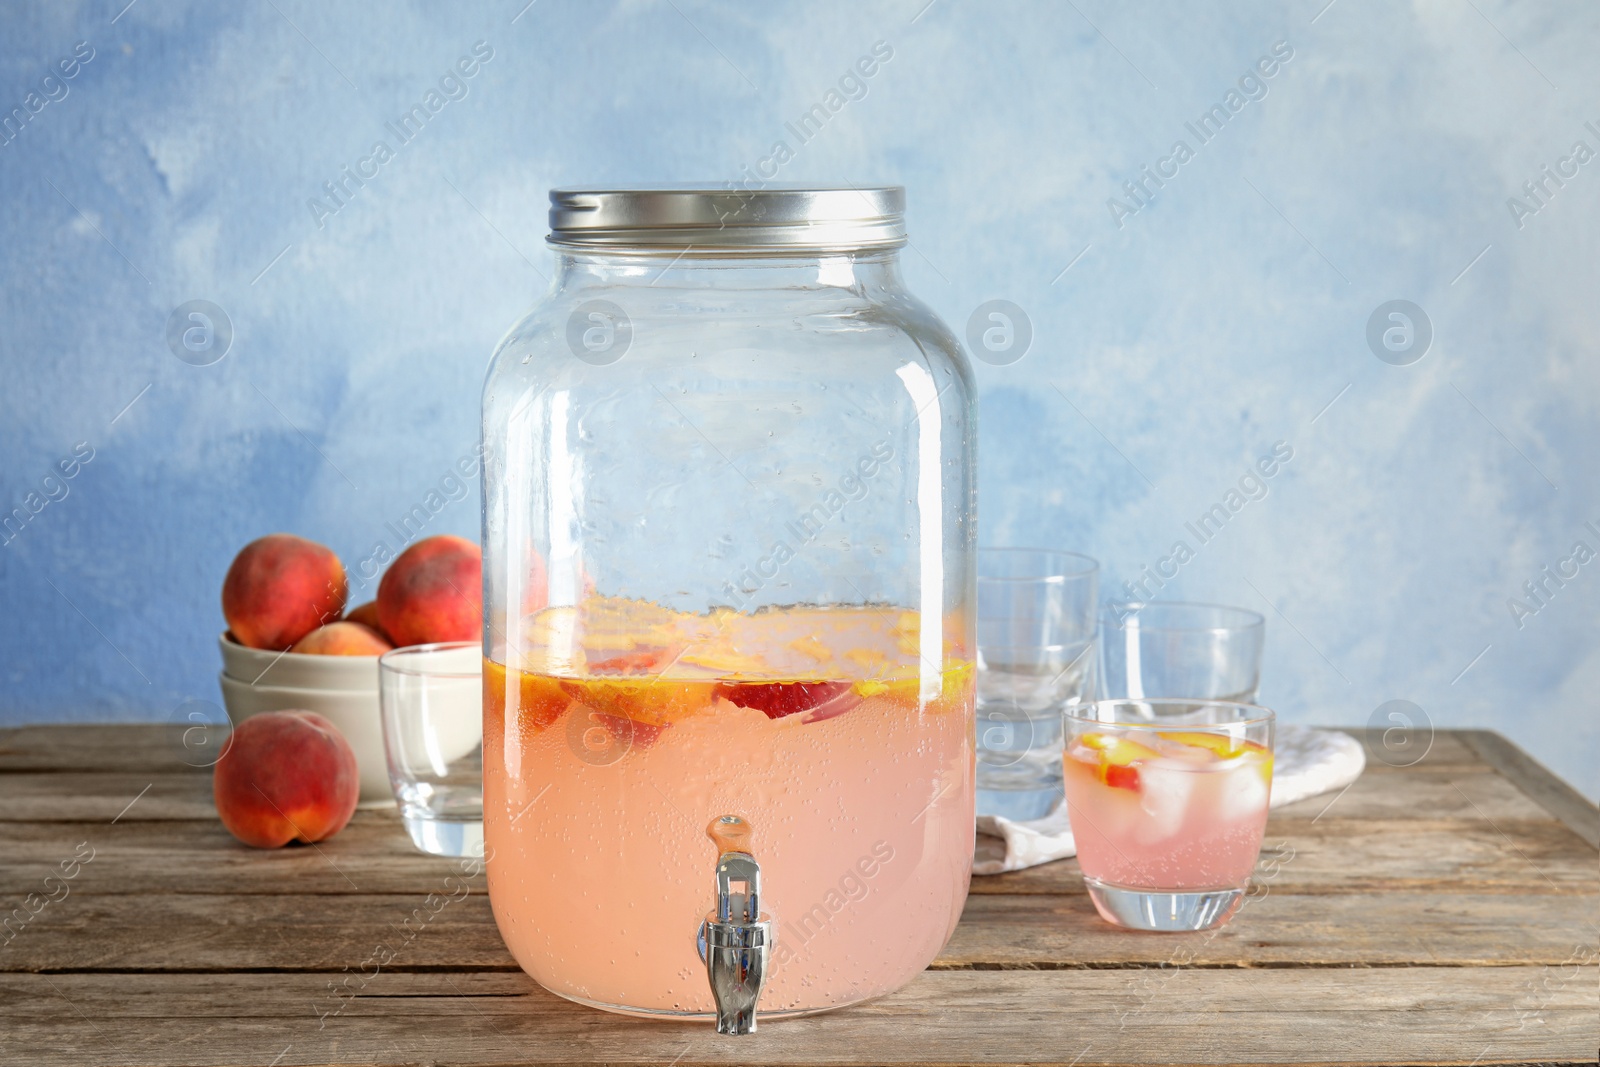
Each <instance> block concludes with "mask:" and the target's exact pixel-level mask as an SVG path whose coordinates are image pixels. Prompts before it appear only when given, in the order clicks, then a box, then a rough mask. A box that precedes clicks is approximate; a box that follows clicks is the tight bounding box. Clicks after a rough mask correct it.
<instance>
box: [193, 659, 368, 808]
mask: <svg viewBox="0 0 1600 1067" xmlns="http://www.w3.org/2000/svg"><path fill="white" fill-rule="evenodd" d="M217 644H218V645H219V646H220V647H221V648H222V673H221V674H220V675H218V681H220V682H221V684H222V703H223V706H224V707H225V708H227V710H228V718H229V719H231V720H232V721H233V723H234V725H236V726H237V725H238V724H239V723H241V722H243V721H244V720H245V719H248V718H249V717H250V716H252V715H259V714H261V713H262V712H263V711H314V712H316V713H317V714H318V715H321V716H322V717H323V718H325V719H327V720H328V721H329V722H331V723H333V725H334V727H335V728H336V729H338V731H339V732H340V733H341V734H343V735H344V739H345V740H346V741H348V742H350V747H351V749H353V750H354V751H355V754H356V765H357V766H358V767H359V768H360V770H361V803H360V806H361V807H363V808H373V807H392V806H393V805H394V794H393V792H392V791H391V790H390V788H389V767H388V762H387V760H386V758H385V756H384V750H383V725H382V720H381V717H380V715H379V711H378V657H377V656H311V655H306V654H305V653H301V652H267V651H263V650H262V649H258V648H246V647H245V646H244V645H241V644H239V643H238V642H237V641H235V640H234V639H233V637H232V635H231V634H229V633H227V632H226V631H224V632H223V633H222V635H221V636H219V637H218V638H217Z"/></svg>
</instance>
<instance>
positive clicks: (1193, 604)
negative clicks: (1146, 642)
mask: <svg viewBox="0 0 1600 1067" xmlns="http://www.w3.org/2000/svg"><path fill="white" fill-rule="evenodd" d="M1118 607H1131V608H1134V609H1136V610H1134V611H1130V612H1127V613H1126V614H1125V615H1123V616H1122V618H1116V619H1115V620H1114V621H1115V623H1116V627H1115V628H1116V629H1118V630H1126V629H1129V627H1127V626H1123V625H1121V623H1122V622H1123V621H1124V620H1125V619H1126V618H1127V616H1128V615H1137V614H1138V613H1139V611H1142V610H1143V609H1145V608H1180V609H1190V608H1203V609H1205V610H1207V611H1222V612H1228V613H1230V614H1233V615H1236V616H1241V617H1242V618H1243V619H1244V620H1245V621H1244V622H1242V623H1241V624H1239V625H1237V626H1202V625H1198V624H1183V623H1179V624H1170V623H1155V624H1153V625H1145V624H1144V623H1140V624H1139V626H1137V627H1135V629H1139V630H1165V631H1169V632H1174V633H1177V632H1190V633H1224V634H1225V633H1238V632H1244V631H1247V630H1258V629H1261V628H1262V627H1264V626H1266V624H1267V617H1266V616H1265V615H1263V614H1261V613H1260V612H1259V611H1251V610H1250V609H1249V608H1241V607H1238V606H1237V605H1234V604H1213V603H1210V602H1209V601H1203V600H1108V601H1106V603H1104V604H1102V605H1101V607H1100V618H1101V621H1102V622H1103V621H1105V620H1106V618H1107V617H1108V616H1112V617H1115V616H1116V614H1117V612H1116V609H1117V608H1118Z"/></svg>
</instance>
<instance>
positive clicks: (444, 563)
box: [378, 534, 483, 645]
mask: <svg viewBox="0 0 1600 1067" xmlns="http://www.w3.org/2000/svg"><path fill="white" fill-rule="evenodd" d="M378 618H379V620H380V621H382V623H383V631H384V633H386V634H388V635H389V637H390V639H391V640H393V641H394V643H395V644H396V645H424V644H428V643H430V642H434V641H470V640H472V639H473V638H475V637H477V636H478V635H479V634H480V633H482V631H483V551H482V550H481V549H479V548H478V546H477V545H475V544H473V543H472V542H471V541H468V540H467V539H466V538H463V537H454V536H452V535H450V534H440V535H438V536H437V537H428V538H424V539H423V540H421V541H418V542H417V543H416V544H414V545H412V546H411V547H410V548H408V549H406V550H405V551H404V552H402V553H400V555H399V556H398V557H397V558H396V559H395V561H394V562H393V563H391V564H389V569H388V570H387V571H385V572H384V573H383V580H382V581H380V582H379V583H378Z"/></svg>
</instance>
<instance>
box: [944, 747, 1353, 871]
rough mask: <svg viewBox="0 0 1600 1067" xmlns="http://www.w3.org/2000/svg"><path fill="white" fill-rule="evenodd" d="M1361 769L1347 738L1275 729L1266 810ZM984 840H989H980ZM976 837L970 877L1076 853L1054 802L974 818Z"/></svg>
mask: <svg viewBox="0 0 1600 1067" xmlns="http://www.w3.org/2000/svg"><path fill="white" fill-rule="evenodd" d="M1366 765H1367V754H1366V751H1365V750H1364V749H1363V748H1362V747H1361V742H1360V741H1357V740H1356V739H1355V738H1353V737H1351V736H1350V735H1349V734H1344V733H1339V732H1338V731H1336V730H1315V729H1312V728H1311V727H1309V726H1280V727H1278V735H1277V739H1276V744H1275V745H1274V748H1273V753H1272V807H1274V808H1281V807H1283V806H1284V805H1285V804H1293V803H1294V802H1295V801H1297V800H1304V799H1306V798H1307V797H1314V796H1316V795H1317V794H1318V793H1329V792H1332V791H1333V790H1335V789H1343V788H1344V787H1345V786H1347V785H1349V784H1350V783H1351V782H1353V781H1355V780H1356V779H1357V778H1358V777H1360V776H1361V771H1362V770H1363V769H1364V768H1365V767H1366ZM986 837H987V838H993V839H994V840H992V841H985V840H984V838H986ZM978 838H979V839H978V858H977V859H976V860H975V861H974V862H973V864H972V873H973V874H1000V873H1002V872H1004V871H1020V870H1022V869H1023V868H1024V867H1035V866H1037V865H1039V864H1041V863H1049V862H1050V861H1051V860H1062V859H1066V858H1067V857H1068V856H1075V855H1077V853H1078V847H1077V845H1076V844H1075V843H1074V842H1073V840H1072V826H1071V825H1070V824H1069V823H1068V822H1067V806H1066V805H1065V804H1057V805H1056V807H1055V810H1054V811H1052V812H1050V814H1049V815H1046V816H1045V817H1044V818H1042V819H1029V820H1026V821H1023V820H1018V819H1007V818H1005V817H1004V816H1001V815H980V816H978Z"/></svg>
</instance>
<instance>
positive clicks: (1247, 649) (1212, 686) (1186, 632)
mask: <svg viewBox="0 0 1600 1067" xmlns="http://www.w3.org/2000/svg"><path fill="white" fill-rule="evenodd" d="M1265 634H1266V620H1265V619H1264V618H1262V617H1261V616H1260V615H1259V614H1257V613H1256V612H1254V611H1249V610H1247V609H1245V608H1230V607H1226V606H1224V605H1221V604H1187V603H1182V602H1179V601H1161V600H1157V601H1151V602H1148V603H1145V602H1138V601H1133V602H1126V603H1112V604H1107V605H1106V606H1105V608H1104V609H1102V611H1101V614H1100V677H1099V695H1100V697H1101V698H1102V699H1105V698H1112V697H1128V698H1131V699H1139V698H1142V697H1204V698H1206V699H1208V700H1231V701H1237V702H1239V703H1243V704H1250V703H1254V701H1255V699H1256V689H1257V688H1258V687H1259V686H1260V685H1261V653H1262V647H1263V644H1264V637H1265Z"/></svg>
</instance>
